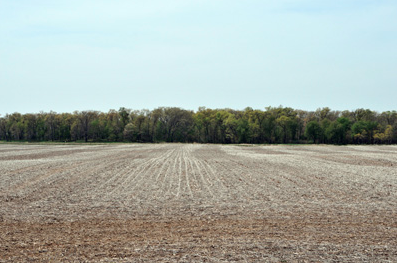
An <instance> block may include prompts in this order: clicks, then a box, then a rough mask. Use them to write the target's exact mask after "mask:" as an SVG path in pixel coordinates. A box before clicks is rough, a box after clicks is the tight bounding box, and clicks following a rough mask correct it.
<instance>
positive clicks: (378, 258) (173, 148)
mask: <svg viewBox="0 0 397 263" xmlns="http://www.w3.org/2000/svg"><path fill="white" fill-rule="evenodd" d="M15 261H32V262H34V261H50V262H54V261H90V262H98V261H102V262H130V261H138V262H139V261H144V262H145V261H164V262H174V261H179V262H203V261H207V262H228V261H243V262H259V261H260V262H263V261H264V262H283V261H285V262H290V261H292V262H298V261H300V262H305V261H322V262H335V261H344V262H396V261H397V146H315V145H313V146H307V145H305V146H285V145H284V146H242V145H241V146H234V145H199V144H116V145H106V144H103V145H102V144H99V145H45V144H43V145H40V144H37V145H28V144H0V262H15Z"/></svg>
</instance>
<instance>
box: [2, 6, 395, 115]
mask: <svg viewBox="0 0 397 263" xmlns="http://www.w3.org/2000/svg"><path fill="white" fill-rule="evenodd" d="M396 71H397V1H395V0H390V1H388V0H376V1H375V0H374V1H370V0H332V1H331V0H322V1H319V0H269V1H266V0H261V1H259V0H245V1H243V0H239V1H235V0H228V1H226V0H216V1H214V0H211V1H210V0H195V1H190V0H168V1H166V0H145V1H141V0H140V1H135V0H112V1H108V0H107V1H104V0H95V1H94V0H86V1H82V0H79V1H77V0H68V1H63V0H57V1H53V0H51V1H44V0H41V1H40V0H37V1H32V0H18V1H16V0H0V92H1V93H0V114H2V115H4V114H5V113H12V112H21V113H27V112H35V113H37V112H40V111H50V110H53V111H56V112H72V111H74V110H100V111H104V112H106V111H108V110H109V109H119V107H127V108H132V109H144V108H147V109H153V108H157V107H160V106H178V107H182V108H185V109H192V110H197V108H198V107H199V106H206V107H209V108H225V107H228V108H233V109H244V108H245V107H247V106H250V107H253V108H255V109H264V107H267V106H279V105H283V106H288V107H292V108H295V109H303V110H315V109H317V108H319V107H326V106H327V107H330V108H331V109H334V110H345V109H346V110H354V109H357V108H369V109H372V110H377V111H385V110H397V103H396V101H397V99H396V98H397V72H396Z"/></svg>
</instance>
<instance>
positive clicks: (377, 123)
mask: <svg viewBox="0 0 397 263" xmlns="http://www.w3.org/2000/svg"><path fill="white" fill-rule="evenodd" d="M0 140H3V141H61V142H70V141H85V142H88V141H91V142H127V141H128V142H198V143H255V144H262V143H328V144H391V143H397V112H396V111H386V112H382V113H378V112H375V111H371V110H369V109H357V110H355V111H333V110H331V109H329V108H327V107H326V108H321V109H318V110H316V111H304V110H295V109H292V108H289V107H281V106H280V107H267V108H265V109H264V110H254V109H252V108H246V109H245V110H243V111H239V110H232V109H208V108H205V107H200V108H199V109H198V111H196V112H194V111H190V110H184V109H181V108H176V107H173V108H171V107H160V108H157V109H154V110H152V111H150V110H131V109H126V108H120V109H119V110H118V111H116V110H110V111H109V112H107V113H103V112H98V111H75V112H73V113H56V112H48V113H45V112H41V113H36V114H30V113H29V114H20V113H13V114H6V115H5V116H3V117H0Z"/></svg>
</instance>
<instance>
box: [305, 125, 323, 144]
mask: <svg viewBox="0 0 397 263" xmlns="http://www.w3.org/2000/svg"><path fill="white" fill-rule="evenodd" d="M320 135H321V127H320V124H319V123H318V122H317V121H310V122H309V123H308V124H307V125H306V129H305V136H306V137H307V138H311V139H312V140H313V143H316V140H317V139H318V138H319V137H320Z"/></svg>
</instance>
